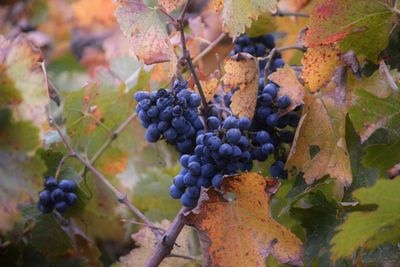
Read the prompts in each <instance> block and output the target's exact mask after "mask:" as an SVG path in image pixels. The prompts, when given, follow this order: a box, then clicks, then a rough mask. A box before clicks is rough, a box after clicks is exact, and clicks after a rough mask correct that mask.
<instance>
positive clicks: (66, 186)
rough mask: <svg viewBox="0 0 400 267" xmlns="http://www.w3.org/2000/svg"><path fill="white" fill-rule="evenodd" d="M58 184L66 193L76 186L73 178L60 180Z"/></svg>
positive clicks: (73, 189)
mask: <svg viewBox="0 0 400 267" xmlns="http://www.w3.org/2000/svg"><path fill="white" fill-rule="evenodd" d="M58 186H59V187H60V188H61V189H62V190H63V191H64V192H66V193H67V192H73V191H75V190H76V187H77V186H76V183H75V182H74V181H73V180H67V179H63V180H61V181H60V183H59V184H58Z"/></svg>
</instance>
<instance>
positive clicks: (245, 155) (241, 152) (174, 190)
mask: <svg viewBox="0 0 400 267" xmlns="http://www.w3.org/2000/svg"><path fill="white" fill-rule="evenodd" d="M250 126H251V121H250V120H249V119H248V118H245V117H244V118H241V119H237V118H236V117H234V116H229V117H227V118H226V119H225V120H224V121H223V122H221V121H220V120H219V119H218V118H217V117H214V116H211V117H209V118H208V119H207V130H208V132H207V133H204V134H200V135H198V136H197V138H196V144H197V146H196V148H195V149H194V154H192V155H190V154H184V155H182V156H181V158H180V163H181V165H182V166H183V169H182V170H181V172H180V173H179V174H178V175H177V176H176V177H175V178H174V183H173V185H172V186H171V188H170V194H171V196H172V197H173V198H176V199H179V198H180V199H181V201H182V204H183V205H184V206H186V207H194V206H196V204H197V200H198V198H199V196H200V189H201V187H205V188H208V187H210V186H213V187H215V188H219V187H220V184H221V181H222V178H223V176H224V175H227V174H235V173H237V172H238V171H249V170H251V168H252V162H251V153H250V142H249V139H248V136H247V132H248V130H249V129H250Z"/></svg>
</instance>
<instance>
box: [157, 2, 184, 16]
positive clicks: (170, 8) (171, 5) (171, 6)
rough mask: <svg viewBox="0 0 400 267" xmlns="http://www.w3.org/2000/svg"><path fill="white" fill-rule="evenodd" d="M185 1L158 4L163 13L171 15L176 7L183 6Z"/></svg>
mask: <svg viewBox="0 0 400 267" xmlns="http://www.w3.org/2000/svg"><path fill="white" fill-rule="evenodd" d="M184 1H185V0H158V4H159V5H160V6H162V7H163V8H164V9H165V11H167V12H168V13H171V12H172V11H174V10H175V9H176V8H177V7H179V6H180V5H182V4H183V2H184Z"/></svg>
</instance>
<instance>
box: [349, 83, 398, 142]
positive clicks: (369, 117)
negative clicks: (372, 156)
mask: <svg viewBox="0 0 400 267" xmlns="http://www.w3.org/2000/svg"><path fill="white" fill-rule="evenodd" d="M354 94H355V97H356V101H355V104H354V105H353V106H352V107H351V108H350V110H349V115H350V119H351V121H352V122H353V125H354V128H355V129H356V131H357V133H358V134H359V135H360V136H361V142H364V141H365V140H367V139H368V138H369V136H370V135H371V134H372V133H374V132H375V131H376V130H377V129H379V128H389V129H391V130H393V131H394V132H398V131H400V97H399V96H398V95H396V94H392V95H391V96H389V97H387V98H384V99H382V98H379V97H377V96H375V95H373V94H371V93H370V92H367V91H366V90H363V89H358V90H356V91H355V92H354Z"/></svg>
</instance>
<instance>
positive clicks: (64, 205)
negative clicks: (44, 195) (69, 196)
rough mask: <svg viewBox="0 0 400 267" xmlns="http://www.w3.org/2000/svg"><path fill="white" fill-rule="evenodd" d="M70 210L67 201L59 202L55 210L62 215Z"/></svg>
mask: <svg viewBox="0 0 400 267" xmlns="http://www.w3.org/2000/svg"><path fill="white" fill-rule="evenodd" d="M67 208H68V204H67V203H66V202H65V201H60V202H57V203H56V204H55V206H54V209H55V210H56V211H58V212H60V213H62V212H64V211H65V210H66V209H67Z"/></svg>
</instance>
